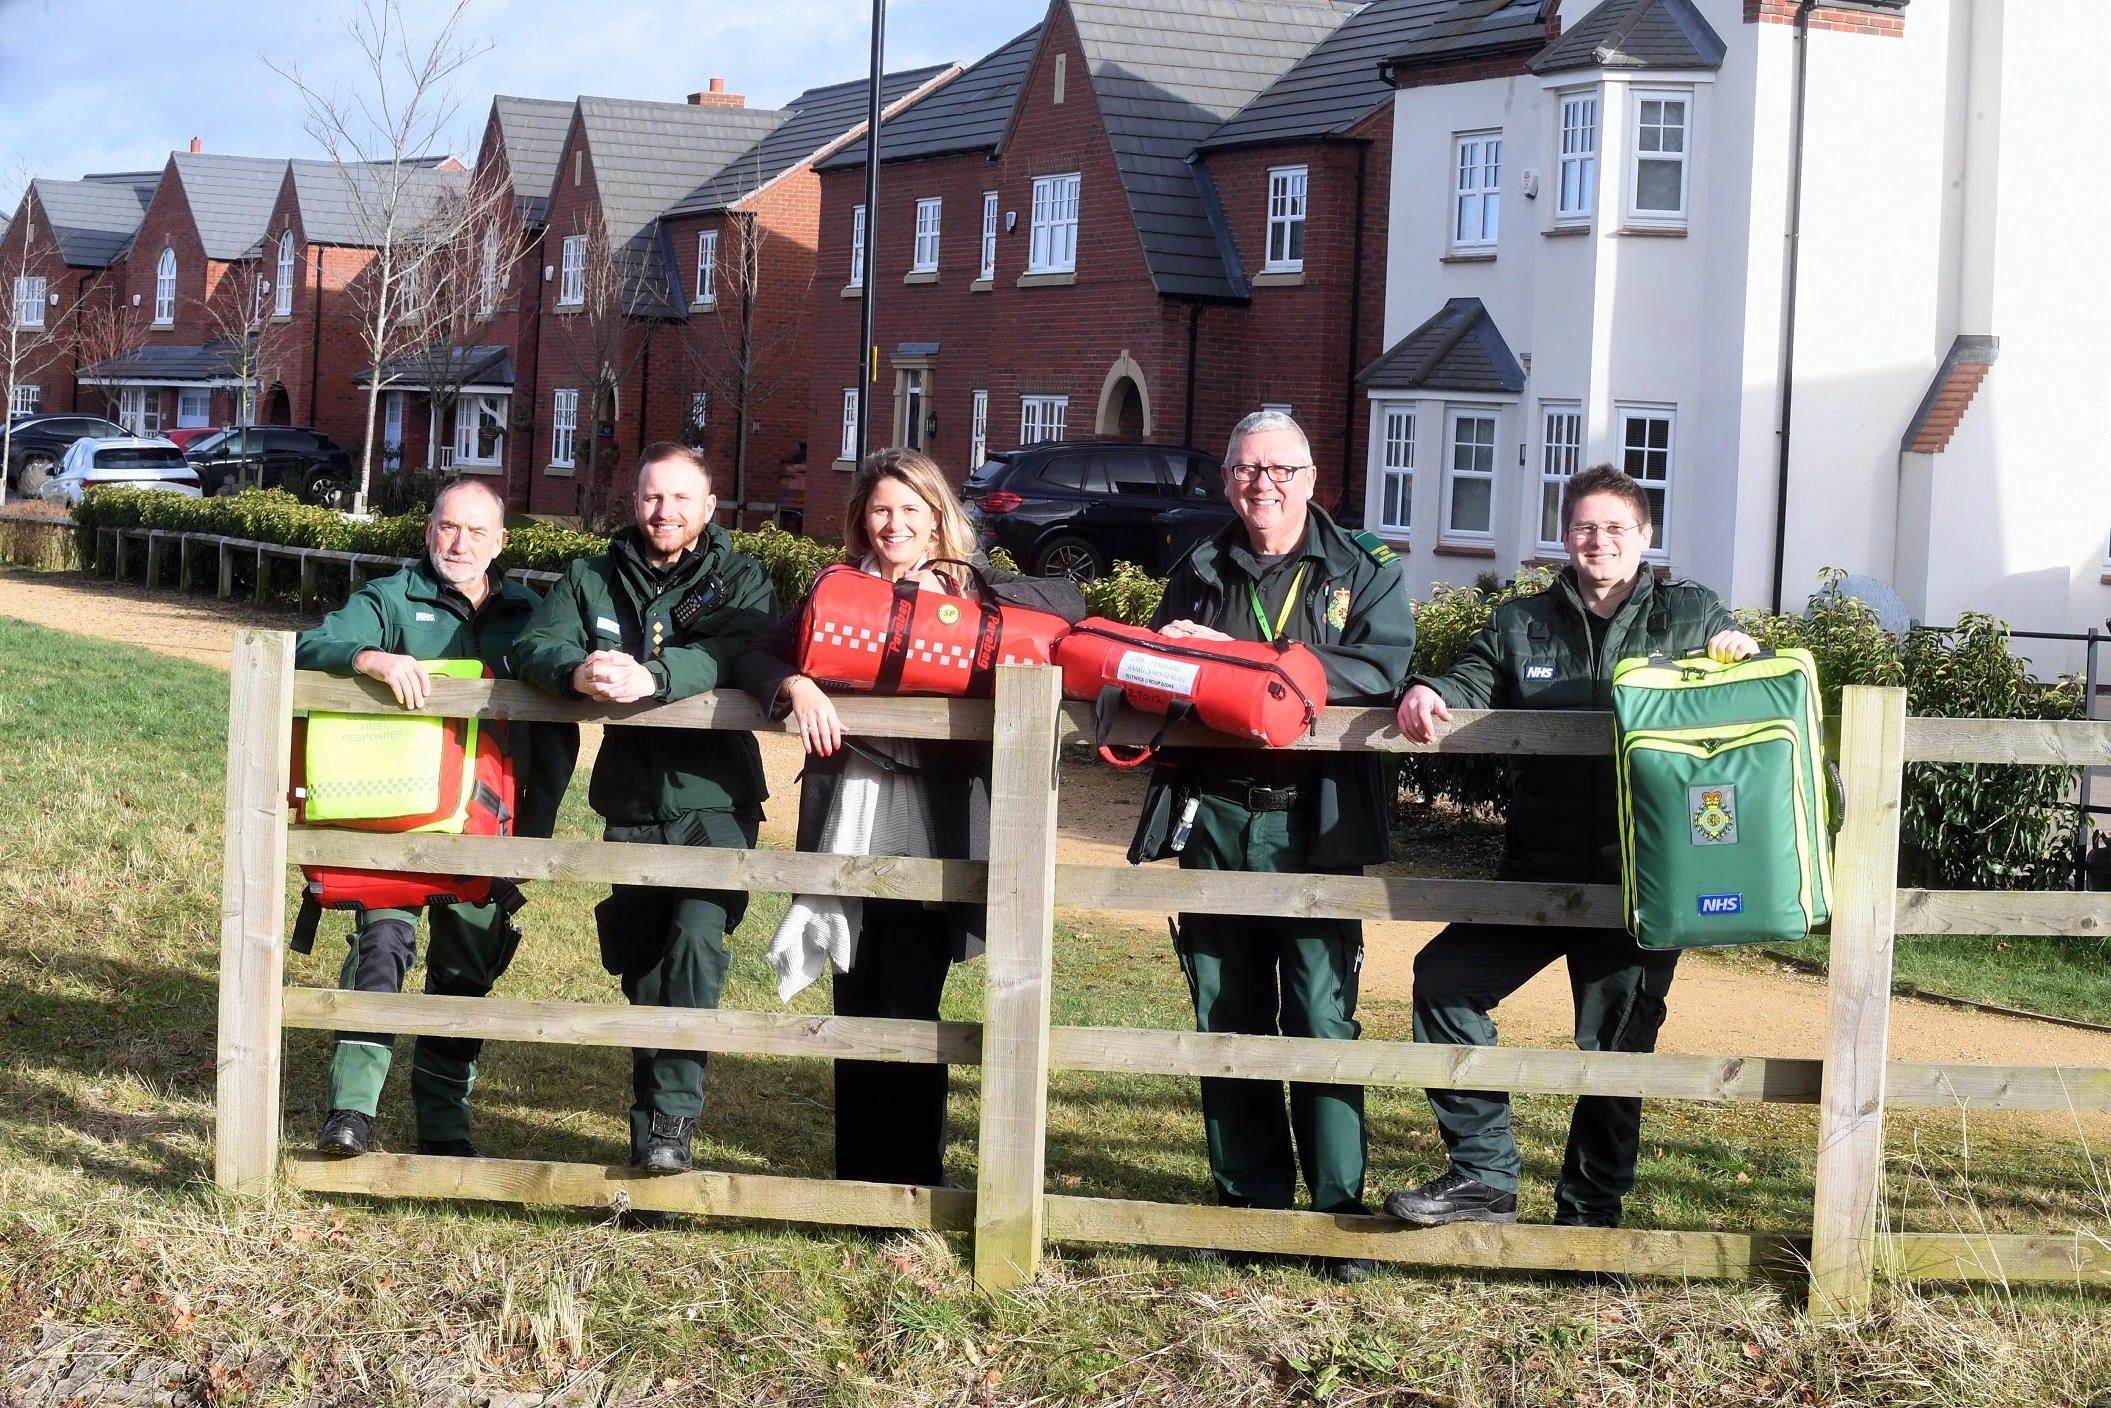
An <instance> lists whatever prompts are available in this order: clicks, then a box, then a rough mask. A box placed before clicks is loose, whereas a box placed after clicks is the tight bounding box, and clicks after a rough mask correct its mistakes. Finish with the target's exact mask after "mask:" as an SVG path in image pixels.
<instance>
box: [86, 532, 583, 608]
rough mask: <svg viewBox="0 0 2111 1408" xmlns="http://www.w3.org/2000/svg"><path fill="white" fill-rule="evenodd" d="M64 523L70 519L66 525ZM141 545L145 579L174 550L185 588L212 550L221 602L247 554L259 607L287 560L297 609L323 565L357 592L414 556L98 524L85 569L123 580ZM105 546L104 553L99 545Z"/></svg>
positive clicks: (305, 603) (536, 575)
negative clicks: (296, 585)
mask: <svg viewBox="0 0 2111 1408" xmlns="http://www.w3.org/2000/svg"><path fill="white" fill-rule="evenodd" d="M68 526H70V524H69V525H68ZM133 543H140V544H144V545H145V547H146V553H147V566H146V584H147V585H148V586H150V587H158V586H160V585H161V575H162V573H161V563H162V554H163V553H167V552H174V553H175V554H176V590H178V591H181V592H188V591H190V590H192V589H193V587H194V586H195V585H196V580H195V578H194V576H193V573H192V560H193V555H194V554H199V553H206V552H209V553H211V554H214V555H215V566H216V567H217V569H218V572H219V578H218V585H217V587H216V589H215V595H217V596H218V597H219V598H220V599H221V600H223V601H225V600H227V599H228V598H230V597H232V596H233V595H234V592H235V562H236V560H237V559H239V558H252V559H254V561H255V562H256V586H255V589H254V594H253V599H254V600H255V602H256V604H257V605H259V606H262V605H263V604H264V603H265V602H266V601H268V600H270V599H271V565H272V564H273V563H274V562H291V563H293V564H294V565H295V566H296V567H298V568H299V569H300V605H301V610H303V611H313V610H314V609H315V603H316V599H317V595H318V592H317V580H316V579H317V576H318V574H319V572H320V570H321V569H322V568H323V567H326V566H328V567H342V568H344V569H345V577H346V582H347V584H348V590H350V591H355V592H356V591H358V590H359V585H360V583H361V582H363V581H365V580H366V578H367V576H368V575H369V574H370V573H373V574H379V575H382V576H387V575H389V574H390V573H393V572H399V571H401V570H402V569H404V568H406V567H409V566H411V565H412V564H413V563H416V562H418V561H419V560H420V559H419V558H418V557H417V556H415V555H414V556H411V557H395V556H391V555H389V554H386V553H372V552H342V551H339V550H338V549H335V548H304V547H295V546H290V545H288V544H286V543H266V542H260V541H258V540H257V539H254V538H233V537H228V536H226V535H224V534H220V533H192V532H186V531H183V530H180V529H175V528H98V529H96V530H95V557H94V560H93V561H92V562H90V564H89V570H90V571H92V572H94V573H95V574H96V575H98V576H100V575H102V574H103V573H104V572H105V571H107V572H108V573H109V574H110V580H111V581H113V582H122V581H123V580H124V579H125V552H126V548H127V547H128V546H129V545H131V544H133ZM106 544H107V545H109V546H110V549H111V551H110V553H109V555H108V557H107V558H106V557H105V556H104V553H103V548H104V546H105V545H106ZM506 575H507V576H509V577H512V578H514V579H516V580H518V581H522V582H534V583H536V584H538V585H540V586H544V587H547V586H548V585H549V584H550V583H552V582H555V581H556V580H557V578H558V577H559V576H560V575H561V574H559V573H556V572H531V571H529V570H528V569H526V568H524V567H516V568H514V569H513V570H512V571H510V572H508V573H507V574H506Z"/></svg>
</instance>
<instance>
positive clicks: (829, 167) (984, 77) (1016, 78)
mask: <svg viewBox="0 0 2111 1408" xmlns="http://www.w3.org/2000/svg"><path fill="white" fill-rule="evenodd" d="M1040 39H1041V27H1040V26H1039V25H1035V26H1034V27H1033V28H1032V29H1029V30H1027V31H1026V33H1024V34H1022V35H1020V36H1019V37H1018V38H1016V39H1014V40H1012V41H1011V42H1010V43H1008V44H1005V45H1002V46H1001V47H999V48H997V49H996V50H994V51H993V52H991V53H989V54H987V55H985V56H984V57H982V58H981V59H978V60H977V61H976V62H975V63H973V64H971V65H969V66H968V67H967V68H966V69H965V70H963V71H962V72H961V75H960V77H958V78H956V79H954V80H953V81H952V82H950V83H948V84H946V85H945V86H944V87H943V88H940V89H939V90H938V91H937V92H935V93H932V94H931V95H929V96H928V97H926V98H923V99H921V100H920V101H918V102H917V103H916V104H915V105H913V106H911V107H908V108H904V109H903V110H902V111H901V112H899V113H896V114H895V115H894V116H893V117H890V118H888V119H887V120H886V121H885V122H883V123H881V124H880V160H882V161H907V160H910V159H912V158H917V157H930V156H944V155H947V154H949V153H953V152H972V151H989V150H991V149H992V148H994V147H995V146H996V145H997V143H998V142H999V141H1000V140H1001V139H1002V138H1003V136H1004V129H1005V127H1006V125H1007V124H1008V123H1009V122H1010V121H1011V115H1012V106H1013V104H1014V103H1016V102H1017V101H1018V97H1019V85H1020V84H1021V83H1023V82H1024V81H1025V79H1026V69H1027V66H1028V65H1029V64H1031V63H1032V62H1033V55H1034V46H1035V45H1036V44H1038V43H1039V42H1040ZM864 164H865V139H864V138H863V137H859V138H858V139H857V140H856V141H853V142H846V143H845V144H844V145H843V147H842V149H841V150H839V151H837V152H835V153H833V154H832V155H830V156H829V157H828V158H827V159H825V160H824V161H822V162H821V163H820V164H819V165H818V167H817V168H816V169H817V170H820V171H837V170H841V169H842V168H844V167H847V166H863V165H864Z"/></svg>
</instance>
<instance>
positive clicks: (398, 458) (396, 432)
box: [381, 391, 404, 469]
mask: <svg viewBox="0 0 2111 1408" xmlns="http://www.w3.org/2000/svg"><path fill="white" fill-rule="evenodd" d="M403 399H404V398H403V393H402V392H401V391H391V392H389V393H388V394H387V395H385V396H383V397H382V398H381V467H382V468H383V469H401V468H403Z"/></svg>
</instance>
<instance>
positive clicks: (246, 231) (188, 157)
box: [169, 152, 286, 260]
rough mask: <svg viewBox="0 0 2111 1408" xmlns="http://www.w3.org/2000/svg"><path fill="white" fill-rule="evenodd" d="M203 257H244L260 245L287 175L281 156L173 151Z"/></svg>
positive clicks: (253, 253) (173, 157) (249, 255)
mask: <svg viewBox="0 0 2111 1408" xmlns="http://www.w3.org/2000/svg"><path fill="white" fill-rule="evenodd" d="M169 160H170V161H171V162H172V163H174V164H175V167H176V175H177V178H178V179H179V180H181V181H182V182H183V194H184V197H185V198H186V200H187V201H188V203H189V205H190V211H191V223H192V224H193V225H194V226H195V227H196V228H197V231H198V242H199V243H200V244H202V245H204V246H205V257H206V258H207V259H221V260H228V259H248V258H250V257H252V256H254V255H255V254H256V253H257V252H258V251H259V250H260V249H261V248H262V247H263V241H264V230H265V227H266V226H267V225H269V224H270V223H271V207H272V205H273V204H274V203H275V202H276V201H277V200H278V194H279V184H280V182H281V181H283V180H284V179H285V176H286V159H285V158H284V157H262V156H221V155H220V154H218V153H217V152H172V153H171V154H170V155H169Z"/></svg>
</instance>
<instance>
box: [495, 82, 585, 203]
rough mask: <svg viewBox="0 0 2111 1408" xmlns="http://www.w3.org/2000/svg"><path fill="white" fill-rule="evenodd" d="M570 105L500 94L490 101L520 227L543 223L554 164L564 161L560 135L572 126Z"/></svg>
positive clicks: (554, 174)
mask: <svg viewBox="0 0 2111 1408" xmlns="http://www.w3.org/2000/svg"><path fill="white" fill-rule="evenodd" d="M573 106H574V105H573V104H572V103H570V102H568V101H560V100H558V99H555V98H513V97H508V96H506V95H505V94H503V93H501V94H500V95H499V96H497V97H495V98H493V99H492V100H491V110H492V111H493V112H494V113H496V114H497V115H498V130H499V136H500V137H501V138H502V139H503V140H504V142H505V144H506V167H507V169H508V170H509V171H511V172H512V173H513V199H514V201H515V203H516V205H517V206H518V208H519V210H520V220H521V223H522V224H523V225H528V226H535V225H540V224H541V223H542V222H543V215H544V212H545V211H547V210H548V209H549V205H550V187H551V186H552V185H554V184H556V181H557V163H558V162H559V161H561V160H563V158H564V134H565V133H566V132H567V131H569V130H570V129H571V126H572V108H573Z"/></svg>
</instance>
